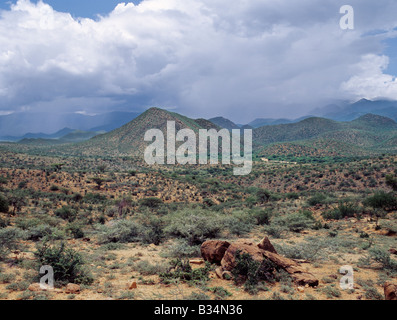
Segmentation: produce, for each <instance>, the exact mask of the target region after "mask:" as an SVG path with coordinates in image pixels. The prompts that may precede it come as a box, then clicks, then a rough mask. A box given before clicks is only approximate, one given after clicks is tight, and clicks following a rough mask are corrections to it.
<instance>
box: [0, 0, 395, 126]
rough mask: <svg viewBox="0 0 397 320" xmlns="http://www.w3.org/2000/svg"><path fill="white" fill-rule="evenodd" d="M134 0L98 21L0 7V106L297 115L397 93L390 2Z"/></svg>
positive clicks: (37, 8) (47, 9)
mask: <svg viewBox="0 0 397 320" xmlns="http://www.w3.org/2000/svg"><path fill="white" fill-rule="evenodd" d="M344 4H346V3H344V2H342V1H341V2H339V1H334V0H323V1H321V2H319V1H316V0H303V1H302V0H299V1H298V0H280V1H269V0H267V1H264V0H249V1H245V0H241V1H225V0H144V1H142V2H141V3H140V4H139V5H134V4H132V3H120V4H119V5H117V7H116V8H115V9H114V10H113V11H112V12H110V13H109V14H108V15H106V16H103V17H99V18H98V19H96V20H93V19H88V18H73V17H72V16H71V15H70V14H68V13H62V12H57V11H55V10H54V9H53V8H52V7H51V6H49V5H47V4H45V3H43V2H38V3H37V4H36V3H31V2H30V1H29V0H19V1H18V2H17V3H16V4H14V5H12V6H11V7H10V9H9V10H3V11H1V12H0V113H2V114H6V113H10V112H21V111H37V112H52V113H63V112H80V113H81V112H85V113H92V114H93V113H95V114H96V113H101V112H105V111H112V110H132V111H137V110H143V109H145V108H148V107H151V106H158V107H163V108H168V109H170V110H175V111H177V112H181V113H183V114H185V115H188V116H192V117H198V116H200V117H213V116H218V115H224V116H228V117H229V118H231V119H232V120H235V121H238V122H240V123H242V122H244V121H247V122H248V121H251V120H252V119H254V118H257V117H264V116H267V117H281V116H283V117H290V118H291V117H297V116H300V115H304V114H305V113H307V112H309V111H310V110H312V109H313V108H315V107H318V106H321V105H322V104H325V103H327V102H328V101H330V100H337V99H352V100H353V99H358V98H362V97H365V98H369V99H373V98H377V97H386V98H393V99H397V94H396V92H397V90H396V88H397V84H396V79H395V77H394V76H393V75H388V74H387V66H388V63H389V62H390V61H389V58H388V57H387V56H385V55H384V51H385V45H384V43H383V41H384V40H385V39H390V38H394V37H395V36H396V30H395V28H396V27H397V19H396V18H395V17H396V14H397V2H395V1H388V0H379V1H370V0H353V1H350V3H349V4H350V5H352V6H353V8H354V10H355V29H354V30H342V29H341V28H340V26H339V20H340V18H341V17H342V15H341V14H340V12H339V9H340V7H341V6H342V5H344Z"/></svg>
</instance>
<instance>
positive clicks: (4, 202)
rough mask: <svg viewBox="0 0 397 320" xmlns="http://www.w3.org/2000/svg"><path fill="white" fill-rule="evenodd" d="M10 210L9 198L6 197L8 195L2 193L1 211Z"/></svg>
mask: <svg viewBox="0 0 397 320" xmlns="http://www.w3.org/2000/svg"><path fill="white" fill-rule="evenodd" d="M8 210H9V204H8V200H7V199H6V197H4V196H2V195H1V194H0V212H3V213H8Z"/></svg>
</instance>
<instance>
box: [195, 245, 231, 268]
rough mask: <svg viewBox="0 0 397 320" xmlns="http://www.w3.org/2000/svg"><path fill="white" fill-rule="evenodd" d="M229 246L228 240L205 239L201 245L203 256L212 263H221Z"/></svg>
mask: <svg viewBox="0 0 397 320" xmlns="http://www.w3.org/2000/svg"><path fill="white" fill-rule="evenodd" d="M229 246H230V243H229V242H227V241H221V240H209V241H205V242H204V243H203V244H202V245H201V249H200V250H201V256H202V257H203V259H204V260H205V261H209V262H210V263H216V264H220V263H221V261H222V258H223V256H224V254H225V252H226V250H227V249H228V248H229Z"/></svg>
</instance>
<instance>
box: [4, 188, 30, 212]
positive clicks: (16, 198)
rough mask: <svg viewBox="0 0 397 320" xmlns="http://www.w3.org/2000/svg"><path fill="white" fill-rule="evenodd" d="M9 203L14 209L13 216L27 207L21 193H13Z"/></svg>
mask: <svg viewBox="0 0 397 320" xmlns="http://www.w3.org/2000/svg"><path fill="white" fill-rule="evenodd" d="M8 202H9V203H10V205H11V206H12V207H13V209H12V215H15V213H16V212H17V211H18V212H19V211H21V210H22V208H23V207H24V206H26V199H25V197H24V196H23V195H22V194H21V193H13V194H12V195H11V196H10V197H8Z"/></svg>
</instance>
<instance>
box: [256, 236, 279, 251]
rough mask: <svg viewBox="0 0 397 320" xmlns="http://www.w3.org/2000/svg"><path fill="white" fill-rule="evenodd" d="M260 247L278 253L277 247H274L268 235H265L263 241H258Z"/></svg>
mask: <svg viewBox="0 0 397 320" xmlns="http://www.w3.org/2000/svg"><path fill="white" fill-rule="evenodd" d="M258 247H259V249H262V250H265V251H269V252H273V253H277V251H276V249H274V247H273V245H272V243H271V242H270V240H269V238H268V237H264V238H263V239H262V241H261V242H259V243H258Z"/></svg>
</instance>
